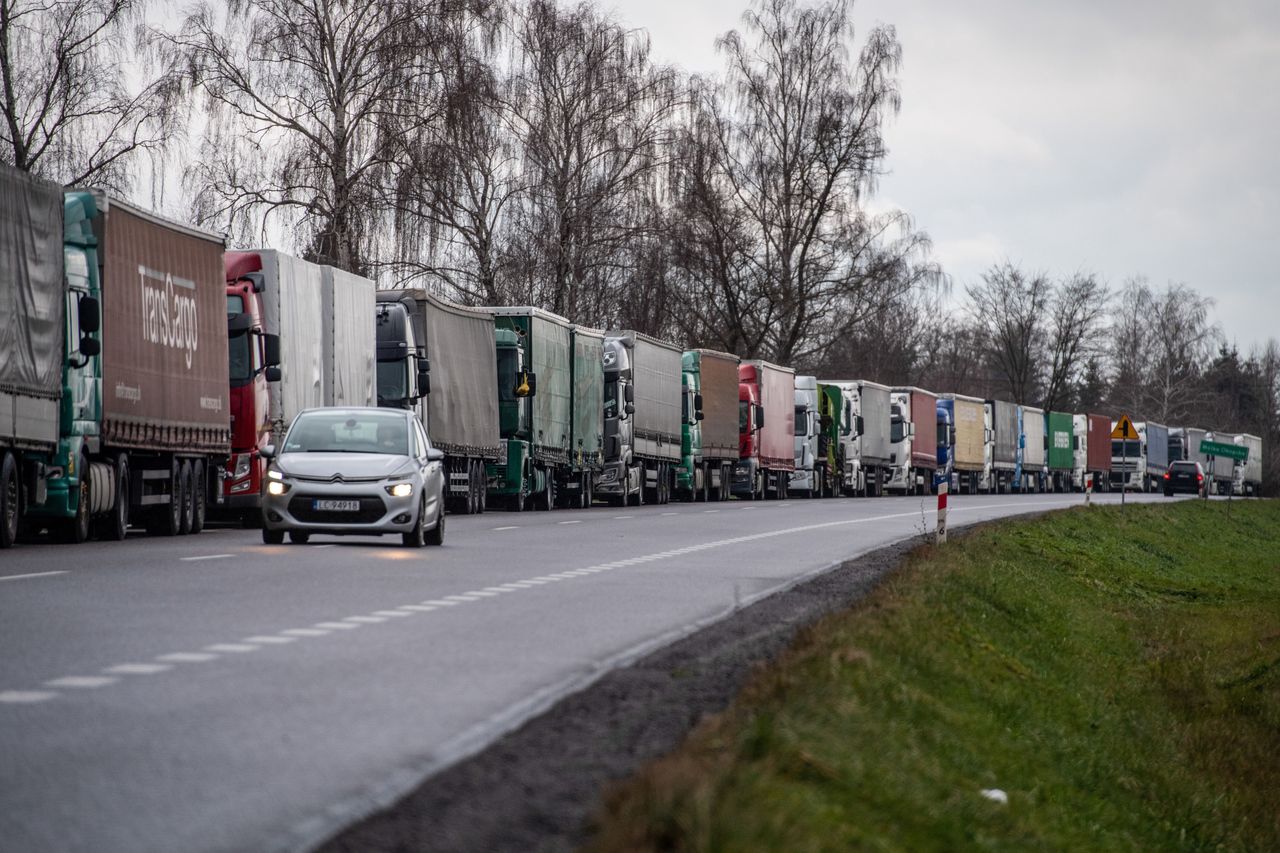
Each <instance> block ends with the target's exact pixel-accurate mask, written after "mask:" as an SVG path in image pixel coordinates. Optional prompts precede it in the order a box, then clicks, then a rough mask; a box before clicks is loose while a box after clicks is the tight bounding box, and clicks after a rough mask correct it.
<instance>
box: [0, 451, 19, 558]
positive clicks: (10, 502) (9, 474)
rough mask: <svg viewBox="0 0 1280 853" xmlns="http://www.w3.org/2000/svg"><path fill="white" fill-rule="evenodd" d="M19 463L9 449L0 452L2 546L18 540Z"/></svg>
mask: <svg viewBox="0 0 1280 853" xmlns="http://www.w3.org/2000/svg"><path fill="white" fill-rule="evenodd" d="M20 495H21V493H20V491H19V489H18V463H17V461H16V460H14V458H13V454H12V453H9V452H8V451H3V452H2V453H0V548H12V547H13V543H14V542H16V541H17V540H18V502H19V499H20Z"/></svg>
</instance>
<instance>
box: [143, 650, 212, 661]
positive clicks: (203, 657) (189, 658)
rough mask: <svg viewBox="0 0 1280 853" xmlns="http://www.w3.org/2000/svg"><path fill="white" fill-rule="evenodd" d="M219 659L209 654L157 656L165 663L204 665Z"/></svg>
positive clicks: (180, 653) (193, 653)
mask: <svg viewBox="0 0 1280 853" xmlns="http://www.w3.org/2000/svg"><path fill="white" fill-rule="evenodd" d="M217 659H218V656H217V655H215V654H210V653H209V652H173V653H172V654H167V655H156V660H158V661H164V662H165V663H204V662H205V661H210V660H217Z"/></svg>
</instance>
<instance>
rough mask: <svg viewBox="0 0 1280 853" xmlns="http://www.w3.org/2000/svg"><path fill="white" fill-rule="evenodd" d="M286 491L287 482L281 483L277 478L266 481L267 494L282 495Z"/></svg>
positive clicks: (287, 487) (287, 488)
mask: <svg viewBox="0 0 1280 853" xmlns="http://www.w3.org/2000/svg"><path fill="white" fill-rule="evenodd" d="M287 491H289V484H288V483H282V482H280V481H279V480H272V481H271V482H270V483H267V494H269V495H283V494H284V493H285V492H287Z"/></svg>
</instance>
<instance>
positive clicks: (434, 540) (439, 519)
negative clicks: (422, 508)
mask: <svg viewBox="0 0 1280 853" xmlns="http://www.w3.org/2000/svg"><path fill="white" fill-rule="evenodd" d="M426 539H427V544H428V545H443V544H444V511H443V510H441V511H440V512H438V513H437V514H436V526H435V527H433V528H431V529H430V530H429V531H427V536H426Z"/></svg>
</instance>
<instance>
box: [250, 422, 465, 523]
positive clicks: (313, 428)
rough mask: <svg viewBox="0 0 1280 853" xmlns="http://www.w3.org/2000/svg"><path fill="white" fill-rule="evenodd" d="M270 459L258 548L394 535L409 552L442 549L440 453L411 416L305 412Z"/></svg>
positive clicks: (270, 451) (270, 449)
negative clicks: (315, 537) (322, 536)
mask: <svg viewBox="0 0 1280 853" xmlns="http://www.w3.org/2000/svg"><path fill="white" fill-rule="evenodd" d="M263 456H266V457H267V458H268V459H270V460H271V464H270V467H268V469H267V476H266V478H265V479H264V480H263V490H262V522H263V526H262V541H263V542H266V543H267V544H268V545H278V544H280V543H281V542H283V541H284V535H285V533H288V534H289V539H290V541H292V542H299V543H303V542H306V541H307V540H308V539H310V538H311V534H313V533H328V534H335V535H338V536H346V535H359V536H366V535H374V536H381V535H382V534H384V533H399V534H400V535H401V536H402V537H403V539H404V544H405V545H408V546H412V547H421V546H423V545H440V544H443V542H444V486H445V482H444V481H445V478H444V470H443V465H442V464H441V460H442V459H443V458H444V454H443V453H441V452H440V451H438V450H436V449H434V448H433V447H432V446H431V443H430V442H429V441H428V440H427V434H426V433H425V432H424V431H423V429H422V425H421V424H420V423H418V419H417V418H416V417H415V416H414V414H413V413H412V412H406V411H400V410H398V409H375V408H343V409H336V408H335V409H307V410H306V411H304V412H301V413H300V414H299V415H298V416H297V417H296V418H294V420H293V425H292V426H290V427H289V432H288V433H287V434H286V435H285V437H284V445H283V446H282V447H280V448H274V447H270V446H268V447H266V448H264V450H263Z"/></svg>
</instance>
